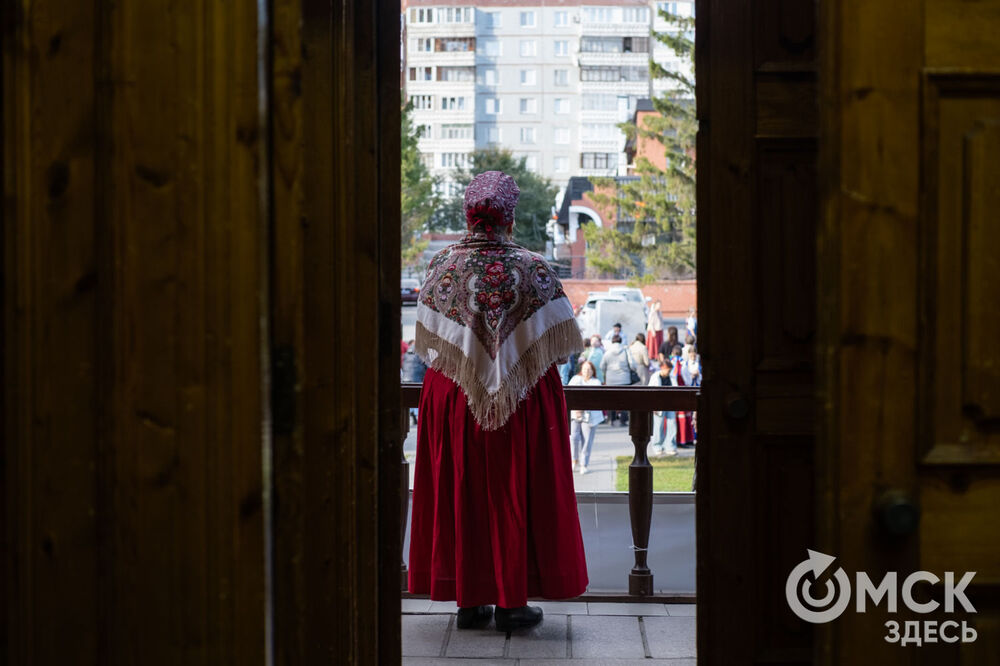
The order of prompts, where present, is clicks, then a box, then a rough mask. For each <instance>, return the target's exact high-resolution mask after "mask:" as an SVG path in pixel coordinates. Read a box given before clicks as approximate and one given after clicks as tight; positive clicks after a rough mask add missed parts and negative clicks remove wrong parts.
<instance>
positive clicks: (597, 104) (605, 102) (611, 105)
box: [580, 93, 618, 111]
mask: <svg viewBox="0 0 1000 666" xmlns="http://www.w3.org/2000/svg"><path fill="white" fill-rule="evenodd" d="M580 108H581V109H583V110H584V111H614V110H615V109H617V108H618V97H617V96H615V95H600V94H596V93H584V94H583V95H580Z"/></svg>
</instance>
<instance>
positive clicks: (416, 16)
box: [410, 7, 434, 23]
mask: <svg viewBox="0 0 1000 666" xmlns="http://www.w3.org/2000/svg"><path fill="white" fill-rule="evenodd" d="M433 22H434V10H433V9H431V8H429V7H423V8H420V9H417V8H413V9H411V10H410V23H433Z"/></svg>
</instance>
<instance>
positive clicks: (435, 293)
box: [416, 227, 583, 430]
mask: <svg viewBox="0 0 1000 666" xmlns="http://www.w3.org/2000/svg"><path fill="white" fill-rule="evenodd" d="M582 348H583V339H582V338H581V336H580V329H579V327H578V326H577V324H576V320H575V319H574V318H573V308H572V306H571V305H570V303H569V299H567V298H566V293H565V292H564V291H563V289H562V285H561V284H560V283H559V279H558V278H557V277H556V276H555V274H554V273H553V271H552V269H551V268H550V267H549V265H548V263H546V261H545V260H544V259H543V258H542V257H541V256H539V255H537V254H535V253H534V252H530V251H528V250H526V249H524V248H523V247H521V246H520V245H517V244H516V243H514V242H512V241H510V240H508V239H507V238H506V236H504V235H502V234H496V233H490V232H485V231H483V230H481V229H479V228H478V227H476V228H474V231H473V232H471V233H469V234H468V235H467V236H466V237H465V238H464V239H462V240H461V241H460V242H458V243H455V244H454V245H451V246H449V247H447V248H445V249H444V250H442V251H440V252H438V253H437V255H435V257H434V259H433V260H432V261H431V263H430V267H429V268H428V270H427V277H426V279H425V280H424V284H423V287H422V288H421V290H420V301H419V303H418V305H417V326H416V353H417V354H418V355H419V356H420V357H421V358H423V359H424V361H425V362H426V363H427V365H428V366H429V367H431V368H434V369H435V370H437V371H438V372H441V373H443V374H445V375H447V376H448V377H449V378H451V379H452V380H453V381H454V382H455V383H456V384H458V385H459V386H460V387H461V388H462V391H463V392H464V393H465V396H466V398H467V400H468V404H469V408H470V410H471V411H472V415H473V417H474V418H475V420H476V422H477V423H479V425H480V426H481V427H483V428H484V429H486V430H497V429H499V428H500V427H502V426H503V425H504V424H505V423H506V422H507V420H508V419H509V418H510V416H511V414H513V413H514V411H515V410H516V409H517V406H518V404H520V402H521V401H522V400H523V399H524V398H525V396H526V395H527V394H528V391H529V390H531V388H532V387H534V385H535V384H536V383H537V382H538V379H539V378H540V377H541V376H542V375H544V374H545V372H546V371H547V370H548V369H549V367H550V366H551V365H552V364H553V363H555V362H556V361H557V360H559V359H562V358H565V357H567V356H568V355H569V354H571V353H573V352H575V351H579V350H580V349H582Z"/></svg>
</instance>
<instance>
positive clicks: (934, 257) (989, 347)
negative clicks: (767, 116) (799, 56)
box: [817, 0, 1000, 664]
mask: <svg viewBox="0 0 1000 666" xmlns="http://www.w3.org/2000/svg"><path fill="white" fill-rule="evenodd" d="M974 4H975V6H972V5H968V6H966V5H960V4H959V3H955V2H950V1H949V0H927V1H926V2H924V3H922V4H921V6H920V8H919V10H915V8H914V7H913V6H912V5H910V4H906V3H901V2H895V1H892V0H884V1H879V2H860V1H858V2H855V1H849V2H840V3H827V5H826V7H825V8H824V11H823V12H822V14H821V15H822V17H823V18H822V20H821V24H822V31H823V40H822V41H823V43H825V44H828V47H827V48H826V49H825V51H824V53H823V57H822V60H823V63H822V66H821V81H822V85H823V93H822V96H823V100H824V104H823V105H822V106H821V108H822V109H823V112H822V119H821V127H822V128H823V132H822V145H823V147H822V160H821V172H822V174H823V177H822V198H823V211H824V215H823V221H822V225H821V233H820V244H819V255H818V256H819V267H820V274H819V298H820V303H821V308H820V331H821V336H822V342H821V358H823V364H822V367H823V371H822V375H821V380H820V386H821V390H822V393H823V397H824V410H823V415H822V420H821V427H820V433H821V443H822V444H821V460H822V465H823V467H824V474H823V476H822V479H821V492H820V495H819V496H820V498H821V507H822V512H823V514H825V515H826V516H827V518H826V519H825V520H824V521H823V522H822V523H821V525H822V529H821V532H820V547H821V548H822V549H823V550H824V552H830V553H835V554H836V555H837V556H838V557H839V558H840V559H839V561H841V562H843V566H844V567H845V569H847V570H863V571H867V572H869V573H870V574H872V575H874V576H878V575H879V574H881V573H883V572H886V571H898V572H900V575H901V576H902V575H903V574H904V572H905V573H909V572H911V571H916V570H922V569H926V570H930V571H932V572H934V573H936V574H937V575H941V574H942V572H943V571H956V572H958V574H957V575H959V576H960V575H961V574H962V573H963V572H964V571H966V570H976V571H978V572H979V573H977V575H976V580H975V582H974V583H973V584H972V585H970V587H969V589H968V594H969V598H970V599H972V600H974V601H973V604H974V605H977V609H978V610H979V613H978V614H977V615H975V616H968V615H964V614H958V615H954V616H951V617H949V618H948V619H956V620H969V621H970V622H972V623H974V624H975V625H976V626H977V627H979V629H980V635H979V638H978V640H977V642H976V643H975V644H967V645H961V646H960V645H947V646H945V645H937V646H934V647H933V648H932V649H931V650H925V651H911V652H909V653H907V652H905V651H903V650H900V649H898V648H896V646H893V645H891V644H889V643H887V642H886V641H885V640H884V639H883V636H884V634H885V631H884V625H883V623H884V621H885V620H886V619H888V618H889V615H888V614H887V613H886V612H885V611H884V609H881V608H880V609H869V611H868V612H866V613H865V614H864V615H860V614H852V613H847V614H845V615H843V616H842V617H841V618H840V619H839V620H838V621H837V622H836V623H832V624H829V625H824V626H822V627H820V630H819V634H818V642H817V644H818V652H817V656H818V661H819V662H820V663H824V664H838V663H884V662H886V661H891V662H892V663H921V664H960V663H961V664H966V663H970V664H971V663H976V662H977V660H981V659H983V658H984V655H986V654H987V653H988V652H989V650H990V648H991V646H994V645H996V644H997V641H998V639H1000V637H998V635H997V633H996V632H997V627H998V626H1000V625H998V618H1000V616H998V611H997V608H996V604H995V599H996V595H995V590H996V581H997V575H998V571H997V567H996V564H995V563H996V562H997V561H998V556H1000V540H998V537H997V532H996V530H995V529H990V528H987V527H986V525H987V524H988V523H990V522H994V521H995V513H996V506H997V502H998V497H1000V496H998V494H997V479H996V476H997V467H996V461H997V460H996V454H995V444H994V443H992V442H991V440H990V438H991V437H992V436H994V434H995V433H994V432H993V427H992V425H991V419H990V416H989V414H990V413H991V412H992V410H993V407H992V405H993V397H992V396H993V394H994V393H993V392H994V389H993V385H994V379H993V377H994V369H993V367H992V365H993V362H992V359H993V358H994V355H995V353H994V351H993V350H994V348H995V347H994V345H995V342H994V340H995V336H996V334H997V332H998V331H997V330H996V328H997V325H998V322H997V319H996V316H995V314H994V313H993V312H992V309H995V308H992V300H994V299H993V297H987V296H986V295H985V293H983V292H982V291H981V290H982V289H989V287H990V285H993V284H996V283H997V282H996V281H997V280H998V279H1000V277H998V273H1000V265H998V264H997V262H995V261H994V260H993V259H992V258H989V257H988V256H987V255H988V254H989V253H988V252H987V253H986V254H979V252H980V250H985V248H986V247H988V246H989V245H990V244H995V243H993V239H994V237H995V230H993V229H987V227H986V226H983V225H982V224H981V223H979V222H978V221H977V217H976V216H977V212H976V211H977V208H976V206H977V205H979V202H981V201H984V200H986V199H988V198H989V197H990V196H993V195H992V193H993V192H994V191H995V189H996V178H995V175H994V176H992V177H991V176H986V178H987V179H988V180H989V181H991V182H992V184H991V185H986V184H985V183H986V181H984V180H983V179H982V177H981V176H979V175H974V174H983V175H984V176H985V175H986V174H995V173H996V159H995V157H989V158H987V159H983V158H984V157H985V153H981V152H980V150H981V148H983V147H985V145H986V144H988V143H990V142H991V138H990V137H991V131H990V129H989V128H990V126H991V123H992V122H993V121H992V119H993V118H994V117H995V116H996V115H997V114H998V107H997V102H996V100H997V95H996V84H995V83H993V84H992V86H991V84H990V81H991V80H994V79H995V74H996V63H997V54H998V53H1000V52H998V51H997V49H996V45H995V44H993V43H990V42H989V40H987V39H985V35H996V34H997V32H998V30H1000V13H998V12H997V11H996V7H997V3H995V2H983V3H974ZM963 9H966V10H967V11H963ZM994 41H995V40H994ZM991 90H992V91H993V92H990V91H991ZM973 247H975V248H976V249H973ZM889 489H892V490H894V491H897V492H901V493H904V494H906V495H907V496H908V497H910V498H911V500H912V501H913V502H914V503H916V504H918V505H919V507H920V510H921V520H920V524H919V526H918V529H917V530H916V531H915V532H914V533H911V534H909V535H906V536H902V537H898V538H891V537H889V536H888V535H887V534H886V533H885V532H884V531H883V530H881V529H880V527H879V523H878V521H877V520H876V513H875V512H874V511H873V505H874V503H875V500H876V499H877V498H878V497H880V496H881V494H882V493H883V492H885V491H887V490H889ZM977 601H978V602H979V603H980V604H981V607H980V605H978V604H977ZM894 619H901V620H905V619H911V617H910V616H907V615H905V614H900V615H897V616H895V618H894ZM913 619H921V618H913ZM980 641H981V642H980ZM984 650H985V651H984ZM994 654H995V653H994ZM989 658H994V657H993V656H991V657H989Z"/></svg>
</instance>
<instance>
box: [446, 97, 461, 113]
mask: <svg viewBox="0 0 1000 666" xmlns="http://www.w3.org/2000/svg"><path fill="white" fill-rule="evenodd" d="M441 110H442V111H464V110H465V98H464V97H442V98H441Z"/></svg>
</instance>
